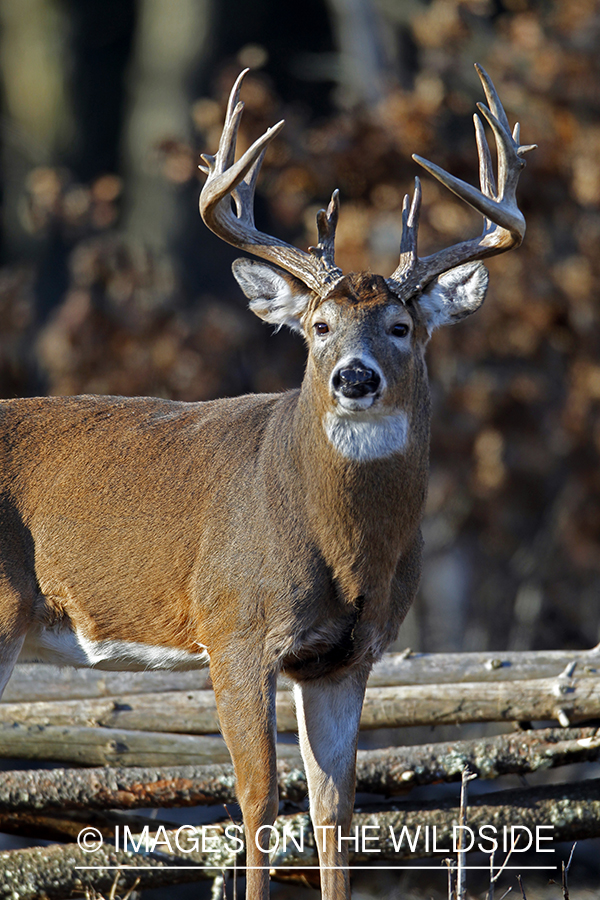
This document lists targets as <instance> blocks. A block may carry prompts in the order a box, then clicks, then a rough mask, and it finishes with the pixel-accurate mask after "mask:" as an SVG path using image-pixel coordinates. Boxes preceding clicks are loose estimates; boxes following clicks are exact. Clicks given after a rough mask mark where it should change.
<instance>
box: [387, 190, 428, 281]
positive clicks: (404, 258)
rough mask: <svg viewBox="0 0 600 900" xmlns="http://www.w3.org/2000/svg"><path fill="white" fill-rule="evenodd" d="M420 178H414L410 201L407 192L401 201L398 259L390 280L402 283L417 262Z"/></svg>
mask: <svg viewBox="0 0 600 900" xmlns="http://www.w3.org/2000/svg"><path fill="white" fill-rule="evenodd" d="M421 198H422V190H421V179H420V178H415V190H414V193H413V197H412V202H411V201H410V197H409V196H408V194H405V195H404V200H403V203H402V235H401V237H400V261H399V263H398V268H397V269H396V271H395V272H394V274H393V275H392V280H393V281H396V282H398V283H401V284H403V283H404V282H405V281H406V280H407V279H408V278H409V277H410V275H411V273H413V272H414V270H415V267H416V266H417V263H418V257H417V240H418V237H419V216H420V212H421Z"/></svg>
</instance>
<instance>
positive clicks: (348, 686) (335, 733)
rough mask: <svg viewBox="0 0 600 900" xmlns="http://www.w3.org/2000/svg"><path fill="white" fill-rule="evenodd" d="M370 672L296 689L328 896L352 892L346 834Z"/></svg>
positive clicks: (337, 898)
mask: <svg viewBox="0 0 600 900" xmlns="http://www.w3.org/2000/svg"><path fill="white" fill-rule="evenodd" d="M367 677H368V671H366V672H358V673H353V674H352V675H348V676H346V677H345V678H344V679H342V680H340V681H333V680H331V679H326V678H323V679H319V680H318V681H308V682H304V683H301V684H297V685H296V686H295V689H294V693H295V698H296V715H297V717H298V731H299V735H300V747H301V750H302V757H303V759H304V766H305V769H306V778H307V781H308V792H309V798H310V815H311V818H312V822H313V827H314V829H315V838H316V842H317V847H318V851H319V862H320V865H321V892H322V896H323V900H347V898H349V897H350V875H349V872H348V841H344V840H341V841H340V840H339V838H340V836H341V837H347V836H348V834H349V831H350V823H351V821H352V812H353V809H354V788H355V775H356V744H357V741H358V725H359V721H360V713H361V709H362V704H363V699H364V694H365V685H366V681H367Z"/></svg>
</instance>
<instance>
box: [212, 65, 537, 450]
mask: <svg viewBox="0 0 600 900" xmlns="http://www.w3.org/2000/svg"><path fill="white" fill-rule="evenodd" d="M476 69H477V72H478V74H479V77H480V79H481V82H482V84H483V88H484V91H485V95H486V98H487V101H488V104H489V107H488V106H485V105H483V104H479V109H480V112H481V113H482V115H483V116H484V118H485V119H486V120H487V122H488V123H489V125H490V127H491V128H492V131H493V132H494V135H495V139H496V145H497V150H498V185H497V186H496V182H495V179H494V175H493V171H492V163H491V157H490V151H489V147H488V144H487V141H486V138H485V134H484V129H483V125H482V122H481V119H480V117H479V116H478V115H475V116H474V122H475V135H476V140H477V147H478V153H479V177H480V189H479V190H477V189H476V188H474V187H472V186H471V185H469V184H467V183H466V182H464V181H461V180H460V179H458V178H455V177H454V176H452V175H449V174H448V173H447V172H445V171H443V170H442V169H440V168H438V166H436V165H434V164H433V163H430V162H428V161H427V160H424V159H421V158H420V157H418V156H414V157H413V158H414V159H415V160H416V161H417V162H418V163H420V165H422V166H423V167H424V168H425V169H426V170H427V171H428V172H430V173H431V174H432V175H434V176H435V177H436V178H438V179H439V180H440V181H441V182H442V184H444V185H446V187H448V188H449V189H450V190H451V191H453V192H454V193H455V194H456V195H457V196H458V197H460V198H461V199H463V200H464V201H466V202H467V203H468V204H470V205H471V206H472V207H474V208H475V209H476V210H478V211H479V212H480V213H481V214H482V215H483V217H484V223H483V232H482V234H481V235H480V236H479V237H477V238H474V239H472V240H467V241H463V242H461V243H458V244H454V245H453V246H451V247H449V248H446V249H444V250H441V251H439V252H437V253H434V254H432V255H431V256H426V257H422V258H421V257H419V256H418V254H417V239H418V229H419V212H420V208H421V185H420V181H419V179H418V178H416V179H415V188H414V193H413V197H412V202H411V201H410V199H409V197H408V195H407V196H406V197H405V198H404V204H403V210H402V238H401V244H400V259H399V263H398V266H397V268H396V270H395V271H394V272H393V273H392V275H391V276H390V277H389V278H383V277H381V276H378V275H370V274H366V273H362V274H358V275H357V274H350V275H343V273H342V271H341V270H340V269H339V268H338V267H337V266H336V264H335V249H334V245H335V231H336V225H337V220H338V212H339V192H338V191H337V190H336V191H334V193H333V195H332V198H331V202H330V203H329V206H328V208H327V210H321V211H320V212H319V213H318V215H317V227H318V242H317V245H316V247H310V248H309V251H308V253H306V252H304V251H302V250H299V249H298V248H296V247H293V246H291V245H289V244H286V243H284V242H283V241H280V240H278V239H277V238H275V237H271V236H268V235H266V234H263V233H262V232H260V231H258V230H257V228H256V227H255V225H254V214H253V198H254V190H255V186H256V180H257V177H258V173H259V170H260V166H261V163H262V160H263V157H264V153H265V149H266V146H267V145H268V143H269V142H270V141H272V140H273V138H274V137H275V136H276V135H277V134H278V133H279V131H280V130H281V128H282V126H283V122H279V123H278V124H277V125H275V126H274V127H273V128H270V129H268V130H267V132H266V133H265V134H263V135H262V137H260V138H259V139H258V140H257V141H256V142H255V143H254V144H253V145H252V146H251V147H250V148H249V149H248V150H247V151H246V152H245V153H244V155H243V156H242V157H241V158H240V159H239V160H238V161H237V162H234V157H235V145H236V135H237V131H238V127H239V123H240V119H241V115H242V112H243V103H241V102H239V95H240V89H241V85H242V81H243V78H244V76H245V74H246V72H247V71H248V70H245V71H244V72H242V73H241V75H240V76H239V77H238V79H237V81H236V83H235V85H234V87H233V89H232V91H231V96H230V98H229V104H228V109H227V116H226V121H225V126H224V129H223V134H222V137H221V141H220V144H219V149H218V152H217V154H216V156H214V157H212V156H203V157H202V158H203V160H204V163H205V166H203V169H204V171H206V172H207V173H208V179H207V181H206V184H205V186H204V188H203V190H202V194H201V197H200V212H201V215H202V217H203V219H204V221H205V223H206V224H207V225H208V227H209V228H210V229H211V230H212V231H213V232H214V233H215V234H217V235H219V237H221V238H223V239H224V240H225V241H227V242H229V243H230V244H233V245H234V246H235V247H239V248H240V249H242V250H245V251H247V252H249V253H252V254H254V255H255V256H259V257H261V258H262V259H264V260H268V261H269V262H270V263H275V264H276V266H277V268H275V267H274V266H273V265H268V264H265V263H264V262H257V261H251V260H247V259H238V260H236V262H235V263H234V264H233V273H234V276H235V278H236V279H237V281H238V283H239V284H240V287H241V288H242V290H243V291H244V293H245V294H246V296H247V297H248V298H249V300H250V308H251V309H252V310H253V312H255V313H256V314H257V315H258V316H260V317H261V318H262V319H264V320H265V321H266V322H269V323H271V324H273V325H275V326H277V327H278V328H280V327H281V326H282V325H287V326H288V327H289V328H291V329H293V330H294V331H298V332H300V333H301V334H303V336H304V338H305V340H306V341H307V344H308V348H309V363H308V368H307V378H308V380H309V382H311V381H312V383H313V385H317V384H318V385H320V386H321V387H320V401H319V402H320V406H321V407H322V408H321V410H320V412H321V414H322V416H323V417H324V418H323V421H324V425H325V430H326V432H327V433H328V437H329V438H330V440H333V437H332V436H333V435H338V438H339V440H338V443H339V445H340V446H339V447H338V449H339V448H340V447H341V446H343V445H345V444H346V443H347V440H346V438H347V435H346V438H342V437H340V435H341V434H346V431H347V429H346V430H345V428H344V423H345V421H346V420H348V419H349V418H351V417H352V418H354V420H355V421H360V420H364V421H366V422H368V421H369V419H371V418H372V417H373V415H375V414H378V415H379V416H380V417H381V416H383V417H386V416H387V417H389V416H395V423H394V425H393V427H392V426H390V428H391V431H390V434H388V436H387V437H386V438H385V439H383V444H384V450H385V448H387V449H388V450H389V451H390V452H391V451H392V450H394V449H396V450H397V449H401V445H402V444H403V443H404V442H405V440H406V434H407V421H408V410H406V406H407V403H408V399H407V398H410V396H411V382H412V381H414V378H415V375H416V374H418V373H419V372H421V371H422V349H423V347H424V346H425V344H426V343H427V340H428V338H429V337H430V335H431V333H432V331H433V330H434V329H435V328H437V327H439V326H440V325H446V324H451V323H453V322H456V321H458V320H459V319H462V318H464V317H465V316H468V315H470V314H471V313H473V312H475V310H476V309H478V308H479V307H480V306H481V304H482V302H483V300H484V298H485V294H486V290H487V284H488V273H487V270H486V268H485V266H484V265H483V264H482V262H481V260H482V259H485V258H486V257H489V256H493V255H495V254H497V253H504V252H505V251H507V250H510V249H511V248H513V247H517V246H518V245H519V244H520V243H521V241H522V239H523V235H524V233H525V220H524V218H523V216H522V214H521V212H520V211H519V209H518V207H517V202H516V187H517V181H518V178H519V174H520V171H521V169H522V168H523V166H524V165H525V161H524V159H523V155H524V154H525V153H526V152H527V151H528V150H531V149H532V148H533V146H534V145H528V146H523V145H521V144H520V142H519V126H518V125H516V126H515V128H514V130H513V132H512V134H511V131H510V128H509V124H508V120H507V117H506V114H505V112H504V109H503V107H502V104H501V103H500V100H499V98H498V95H497V93H496V91H495V88H494V86H493V84H492V82H491V80H490V79H489V77H488V75H487V74H486V73H485V71H484V70H483V69H482V68H481V67H480V66H476ZM232 200H233V204H234V205H235V210H234V207H233V205H232ZM316 373H318V375H319V378H318V379H316V378H311V376H312V375H314V374H316ZM327 423H329V425H328V424H327ZM354 430H356V428H355V427H354ZM383 431H384V432H385V431H386V430H385V429H384V430H383ZM380 432H381V429H380ZM365 433H366V430H365ZM391 434H393V438H392V437H391V436H390V435H391ZM333 442H334V444H335V443H336V441H335V440H333ZM372 449H373V448H372ZM379 450H381V447H380V448H379ZM373 452H375V451H373ZM365 453H366V456H364V454H365ZM359 455H360V454H359ZM376 455H379V451H377V454H376ZM384 455H385V454H384ZM361 458H370V451H368V450H367V451H366V450H365V449H364V447H363V451H362V457H361Z"/></svg>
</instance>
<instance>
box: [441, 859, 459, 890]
mask: <svg viewBox="0 0 600 900" xmlns="http://www.w3.org/2000/svg"><path fill="white" fill-rule="evenodd" d="M442 862H443V863H444V864H445V865H446V868H447V869H448V900H456V893H455V891H454V860H453V859H450V858H448V859H444V860H442Z"/></svg>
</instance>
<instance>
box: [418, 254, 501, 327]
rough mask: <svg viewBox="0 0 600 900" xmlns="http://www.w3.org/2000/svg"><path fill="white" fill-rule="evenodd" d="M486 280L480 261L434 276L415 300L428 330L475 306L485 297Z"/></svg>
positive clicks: (445, 323)
mask: <svg viewBox="0 0 600 900" xmlns="http://www.w3.org/2000/svg"><path fill="white" fill-rule="evenodd" d="M488 280H489V273H488V270H487V269H486V267H485V266H484V265H483V264H482V263H480V262H470V263H466V264H465V265H464V266H458V267H457V268H456V269H450V270H449V271H448V272H444V273H443V275H438V277H437V278H436V279H435V280H434V281H432V282H431V284H430V285H428V286H427V288H426V289H425V290H424V291H423V293H422V294H421V296H420V297H419V299H418V305H419V309H420V310H421V312H422V314H423V316H424V319H425V324H426V326H427V329H428V331H429V333H430V334H431V332H432V331H433V330H434V329H435V328H439V327H440V325H452V324H454V322H458V320H459V319H464V318H465V316H470V315H471V313H474V312H475V310H477V309H479V307H480V306H481V304H482V303H483V301H484V300H485V295H486V292H487V286H488Z"/></svg>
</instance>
